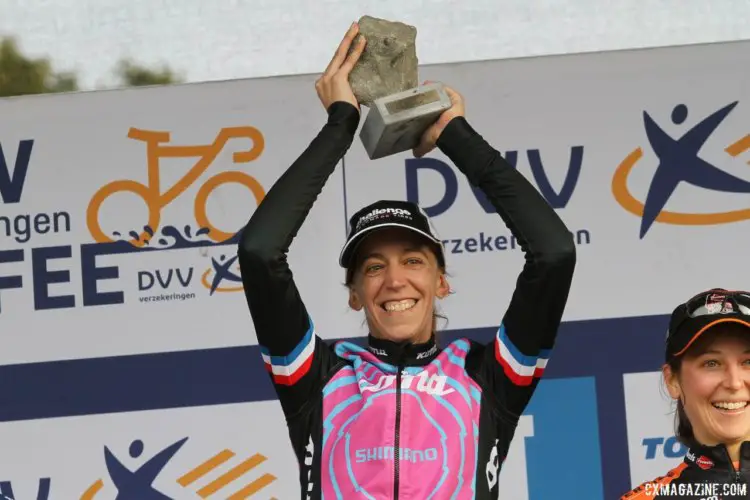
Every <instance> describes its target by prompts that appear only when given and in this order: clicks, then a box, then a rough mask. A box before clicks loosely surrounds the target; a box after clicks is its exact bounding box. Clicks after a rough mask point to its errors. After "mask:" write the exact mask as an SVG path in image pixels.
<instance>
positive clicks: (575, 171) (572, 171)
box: [526, 146, 583, 208]
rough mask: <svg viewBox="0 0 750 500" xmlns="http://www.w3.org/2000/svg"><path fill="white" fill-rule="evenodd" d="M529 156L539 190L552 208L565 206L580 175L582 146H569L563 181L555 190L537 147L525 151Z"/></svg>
mask: <svg viewBox="0 0 750 500" xmlns="http://www.w3.org/2000/svg"><path fill="white" fill-rule="evenodd" d="M526 156H527V157H528V158H529V166H530V167H531V172H532V173H533V174H534V179H536V183H537V185H538V186H539V191H540V192H541V193H542V196H544V198H545V199H546V200H547V202H548V203H549V204H550V206H551V207H552V208H565V207H566V206H567V204H568V202H569V201H570V198H571V196H573V190H574V189H575V187H576V184H578V177H579V176H580V175H581V165H582V164H583V146H573V147H572V148H570V159H569V160H568V171H567V173H566V174H565V181H564V182H563V186H562V188H561V189H560V192H559V193H558V192H556V191H555V190H554V188H553V187H552V185H550V183H549V178H547V173H546V171H545V169H544V164H543V163H542V157H541V155H540V153H539V150H538V149H529V150H528V151H526Z"/></svg>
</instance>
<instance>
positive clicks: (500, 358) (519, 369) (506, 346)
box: [495, 325, 550, 385]
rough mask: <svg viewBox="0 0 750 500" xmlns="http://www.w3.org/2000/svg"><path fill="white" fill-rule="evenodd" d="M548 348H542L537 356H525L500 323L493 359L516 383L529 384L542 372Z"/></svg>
mask: <svg viewBox="0 0 750 500" xmlns="http://www.w3.org/2000/svg"><path fill="white" fill-rule="evenodd" d="M549 354H550V351H549V349H542V350H540V351H539V355H538V356H526V355H524V354H523V353H521V351H519V350H518V348H517V347H516V346H515V345H513V342H511V341H510V339H509V338H508V335H507V333H505V325H500V328H498V330H497V336H496V337H495V359H496V360H497V362H498V363H500V366H502V367H503V370H504V371H505V375H506V376H507V377H508V378H509V379H510V380H511V381H512V382H513V383H514V384H516V385H530V384H531V382H532V381H533V380H534V378H535V377H536V378H540V377H541V376H542V375H543V374H544V369H545V367H546V366H547V360H548V359H549Z"/></svg>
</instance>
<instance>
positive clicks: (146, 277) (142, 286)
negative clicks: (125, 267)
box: [138, 271, 156, 292]
mask: <svg viewBox="0 0 750 500" xmlns="http://www.w3.org/2000/svg"><path fill="white" fill-rule="evenodd" d="M155 281H156V280H155V279H154V275H153V274H151V273H150V272H148V271H138V290H139V291H141V292H143V291H145V290H150V289H151V287H152V286H154V283H155Z"/></svg>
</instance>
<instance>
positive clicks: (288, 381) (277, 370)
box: [260, 321, 315, 385]
mask: <svg viewBox="0 0 750 500" xmlns="http://www.w3.org/2000/svg"><path fill="white" fill-rule="evenodd" d="M260 352H261V355H262V356H263V363H264V364H265V365H266V370H268V371H269V372H270V373H271V376H272V377H273V381H274V382H275V383H276V384H279V385H294V384H296V383H297V381H298V380H299V379H301V378H302V377H304V376H305V374H306V373H307V372H308V371H309V370H310V366H311V365H312V360H313V352H315V332H314V329H313V325H312V321H311V322H310V328H309V329H308V330H307V333H306V334H305V336H304V337H302V340H301V341H300V343H299V344H297V347H295V348H294V349H293V350H292V352H290V353H289V354H287V355H286V356H271V355H270V353H269V351H268V349H266V348H265V347H263V346H260Z"/></svg>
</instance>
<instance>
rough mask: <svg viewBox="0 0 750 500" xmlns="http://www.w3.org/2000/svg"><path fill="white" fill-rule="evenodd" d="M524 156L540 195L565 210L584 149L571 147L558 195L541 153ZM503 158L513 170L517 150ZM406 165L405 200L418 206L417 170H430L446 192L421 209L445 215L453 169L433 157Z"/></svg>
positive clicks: (486, 206) (478, 194)
mask: <svg viewBox="0 0 750 500" xmlns="http://www.w3.org/2000/svg"><path fill="white" fill-rule="evenodd" d="M526 156H527V158H528V160H529V166H530V167H531V172H532V174H533V176H534V179H535V180H536V183H537V186H538V188H539V192H540V193H541V194H542V196H543V197H544V198H545V199H546V200H547V202H548V203H549V204H550V206H552V207H553V208H565V207H566V206H567V204H568V202H569V201H570V199H571V197H572V196H573V192H574V191H575V187H576V185H577V184H578V179H579V177H580V174H581V166H582V164H583V146H573V147H571V149H570V159H569V161H568V170H567V172H566V175H565V181H564V182H563V186H562V188H561V189H560V191H559V192H558V191H556V190H555V189H554V188H553V187H552V185H551V184H550V182H549V178H548V177H547V173H546V170H545V167H544V163H543V162H542V159H541V153H540V151H539V150H538V149H529V150H527V151H526ZM504 158H505V159H506V161H507V162H508V163H509V164H510V165H511V166H512V167H513V168H516V165H517V162H518V152H517V151H508V152H507V153H506V154H505V155H504ZM405 166H406V168H405V170H406V198H407V200H408V201H410V202H412V203H416V204H418V205H421V203H420V197H419V195H420V191H419V172H420V170H431V171H434V172H437V173H438V174H440V176H441V177H442V180H443V182H444V185H445V189H444V190H443V196H442V198H441V199H440V200H439V201H438V202H436V203H435V204H434V205H432V206H424V207H423V208H424V210H425V212H426V213H427V215H429V216H430V217H435V216H438V215H441V214H443V213H445V212H446V211H448V210H449V209H450V208H451V207H452V206H453V204H454V203H455V201H456V197H457V196H458V178H457V176H456V173H455V172H454V170H453V168H452V167H450V166H449V165H448V164H446V163H445V162H443V161H440V160H437V159H435V158H413V159H412V158H409V159H407V160H406V162H405ZM470 187H471V190H472V193H473V195H474V197H475V198H476V200H477V202H478V204H479V206H480V207H481V208H482V209H483V210H484V211H485V212H486V213H488V214H491V213H495V211H496V210H495V207H494V206H493V205H492V204H491V203H490V202H489V200H488V199H487V197H486V196H485V194H484V192H483V191H482V190H481V189H479V188H478V187H477V186H475V185H473V184H471V183H470Z"/></svg>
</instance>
